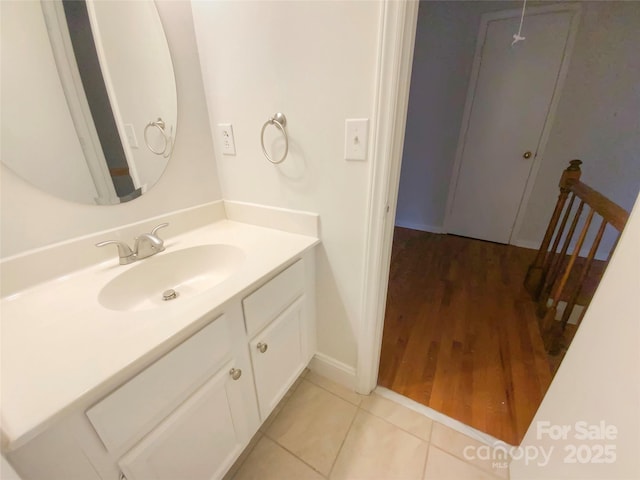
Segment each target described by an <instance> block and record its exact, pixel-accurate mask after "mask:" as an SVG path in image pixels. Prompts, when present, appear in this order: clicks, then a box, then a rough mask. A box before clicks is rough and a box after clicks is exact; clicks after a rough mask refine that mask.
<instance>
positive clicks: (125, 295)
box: [98, 244, 245, 311]
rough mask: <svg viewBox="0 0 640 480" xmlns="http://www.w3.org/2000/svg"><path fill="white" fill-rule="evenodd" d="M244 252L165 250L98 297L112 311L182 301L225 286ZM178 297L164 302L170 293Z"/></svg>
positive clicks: (214, 247) (204, 248) (217, 246)
mask: <svg viewBox="0 0 640 480" xmlns="http://www.w3.org/2000/svg"><path fill="white" fill-rule="evenodd" d="M244 259H245V255H244V253H243V251H242V250H241V249H240V248H238V247H234V246H232V245H224V244H214V245H200V246H197V247H190V248H185V249H183V250H176V251H174V252H168V251H165V252H163V253H160V254H157V255H156V256H153V257H150V258H146V259H144V260H140V263H138V264H137V265H135V266H134V267H132V268H130V269H129V270H127V271H125V272H123V273H122V274H120V275H118V276H117V277H115V278H114V279H113V280H111V281H110V282H109V283H107V284H106V285H105V286H104V287H103V288H102V290H100V293H99V295H98V301H99V302H100V304H102V306H104V307H106V308H109V309H111V310H126V311H137V310H148V309H152V308H159V307H163V306H167V305H170V304H172V303H174V302H181V301H184V300H185V299H187V298H189V297H193V296H194V295H197V294H199V293H202V292H204V291H206V290H208V289H209V288H211V287H213V286H215V285H217V284H219V283H221V282H222V281H224V280H225V279H227V278H228V277H229V276H231V274H233V273H234V272H235V271H236V270H237V269H238V267H239V266H240V265H241V264H242V263H243V262H244ZM171 289H172V290H174V291H175V292H176V297H175V298H173V299H170V300H164V299H163V294H164V293H165V292H166V291H167V290H171Z"/></svg>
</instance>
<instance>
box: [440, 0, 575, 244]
mask: <svg viewBox="0 0 640 480" xmlns="http://www.w3.org/2000/svg"><path fill="white" fill-rule="evenodd" d="M560 12H569V13H572V14H573V16H572V17H571V23H570V25H569V34H568V37H567V43H566V46H565V49H564V53H563V57H562V62H561V63H560V68H559V70H558V74H557V77H556V84H555V87H554V89H553V95H552V96H551V102H550V104H549V110H548V112H547V116H546V118H545V121H544V126H543V128H542V133H541V135H540V137H539V139H538V144H537V145H536V149H535V152H536V153H535V155H534V157H533V163H532V165H531V168H530V170H529V176H528V177H527V181H526V184H525V188H524V191H523V193H522V196H521V197H520V204H519V206H518V211H517V214H516V218H515V221H514V223H513V228H512V229H511V234H510V235H509V241H508V243H509V244H514V243H516V244H517V243H518V238H519V234H520V229H521V228H522V223H523V221H524V215H525V213H526V206H527V205H528V203H529V198H530V197H531V192H532V191H533V186H534V184H535V180H536V178H537V176H538V170H539V169H540V164H541V161H542V158H543V156H544V150H545V148H546V146H547V141H548V140H549V134H550V133H551V127H552V126H553V121H554V119H555V115H556V111H557V107H558V103H559V101H560V97H561V94H562V90H563V88H564V83H565V80H566V77H567V72H568V70H569V64H570V62H571V55H572V53H573V47H574V44H575V38H576V34H577V31H578V25H579V23H580V15H581V12H582V7H581V5H580V4H577V3H571V4H567V5H564V4H554V5H545V6H542V7H530V8H528V9H527V10H526V14H525V20H524V25H525V27H526V19H527V16H531V15H540V14H545V13H560ZM521 14H522V9H509V10H501V11H498V12H489V13H485V14H483V15H481V17H480V28H479V29H478V38H477V40H476V49H475V53H474V56H473V64H472V67H471V76H470V77H469V86H468V87H467V96H466V100H465V104H464V110H463V115H462V123H461V126H460V133H459V136H458V144H457V147H456V154H455V157H454V163H453V169H452V171H451V179H450V180H449V192H448V195H447V204H446V208H445V214H444V227H443V233H448V232H449V230H450V227H451V211H452V209H453V201H454V198H455V194H456V187H457V184H458V178H459V176H460V169H461V167H462V154H463V152H464V142H465V139H466V136H467V131H468V129H469V121H470V118H471V108H472V106H473V101H474V98H475V92H476V87H477V82H478V77H479V76H480V66H481V57H482V49H483V48H484V43H485V39H486V36H487V30H488V26H489V23H490V22H493V21H496V20H503V19H507V18H514V17H515V18H517V17H520V15H521ZM525 42H526V40H525ZM528 246H529V245H528Z"/></svg>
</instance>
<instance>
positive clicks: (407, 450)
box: [225, 372, 509, 480]
mask: <svg viewBox="0 0 640 480" xmlns="http://www.w3.org/2000/svg"><path fill="white" fill-rule="evenodd" d="M481 445H482V443H480V442H478V441H477V440H474V439H472V438H469V437H467V436H465V435H463V434H461V433H459V432H457V431H455V430H453V429H451V428H449V427H447V426H445V425H442V424H440V423H438V422H435V421H433V420H431V419H429V418H427V417H425V416H423V415H422V414H420V413H417V412H414V411H413V410H410V409H408V408H406V407H404V406H402V405H399V404H397V403H395V402H393V401H391V400H388V399H386V398H383V397H381V396H379V395H376V394H372V395H370V396H362V395H358V394H356V393H353V392H350V391H348V390H347V389H346V388H344V387H342V386H340V385H337V384H335V383H333V382H331V381H329V380H327V379H326V378H324V377H321V376H319V375H317V374H315V373H314V372H307V373H306V374H304V375H303V377H301V378H300V379H299V380H298V382H297V383H296V384H295V385H294V386H293V387H292V388H291V390H290V391H289V392H288V393H287V395H286V396H285V398H284V399H283V400H282V402H280V404H279V405H278V407H276V409H275V411H274V412H273V414H272V415H271V416H270V417H269V418H268V419H267V420H266V421H265V423H264V424H263V426H262V427H261V429H260V431H259V432H258V433H257V434H256V435H255V437H254V438H253V439H252V441H251V444H250V445H249V447H247V449H246V450H245V452H244V453H243V454H242V456H241V457H240V458H239V459H238V461H237V462H236V464H235V465H234V466H233V467H232V468H231V470H230V472H229V473H228V474H227V476H226V477H225V478H226V479H228V480H231V479H233V480H249V479H256V480H258V479H259V480H272V479H273V480H288V479H295V480H304V479H309V480H316V479H317V480H321V479H330V480H342V479H352V480H356V479H362V480H373V479H380V480H383V479H384V480H391V479H398V480H399V479H402V480H405V479H406V480H413V479H416V480H422V479H425V480H431V479H434V480H435V479H452V480H459V479H460V480H472V479H479V480H485V479H486V480H501V479H502V480H503V479H508V478H509V472H508V469H507V468H499V467H497V466H495V465H494V464H492V461H491V460H486V461H481V460H475V461H465V460H464V455H463V452H464V449H465V447H467V446H473V447H477V446H481Z"/></svg>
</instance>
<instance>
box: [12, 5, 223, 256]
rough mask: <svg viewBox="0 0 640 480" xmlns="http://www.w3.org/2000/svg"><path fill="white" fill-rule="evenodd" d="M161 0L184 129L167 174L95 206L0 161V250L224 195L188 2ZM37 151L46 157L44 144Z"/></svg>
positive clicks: (39, 243) (26, 246) (94, 229)
mask: <svg viewBox="0 0 640 480" xmlns="http://www.w3.org/2000/svg"><path fill="white" fill-rule="evenodd" d="M6 5H8V2H5V1H2V2H0V8H2V13H3V14H4V9H5V6H6ZM157 5H158V10H159V13H160V17H161V19H162V22H163V24H164V27H165V31H166V34H167V40H168V43H169V48H170V50H171V55H172V58H173V61H174V69H175V74H176V84H177V90H178V125H179V134H178V138H177V140H176V145H175V150H174V154H173V158H172V159H171V161H170V163H169V166H168V167H167V170H166V171H165V174H164V175H163V176H162V178H161V179H160V181H159V182H158V184H156V186H155V187H154V188H153V189H152V190H151V191H150V192H149V193H148V194H146V195H144V196H143V197H141V198H138V199H136V200H134V201H132V202H129V203H125V204H121V205H115V206H91V205H80V204H76V203H71V202H67V201H64V200H60V199H58V198H55V197H52V196H51V195H48V194H45V193H42V192H40V191H38V190H37V189H35V188H34V187H32V186H30V185H28V184H27V183H25V182H24V181H23V180H21V179H20V178H19V177H17V176H16V175H15V174H13V173H12V172H11V171H10V170H9V169H7V168H6V167H4V166H2V172H1V173H2V174H1V175H0V200H1V203H0V218H1V223H2V229H1V231H0V235H1V237H0V238H1V250H0V257H7V256H11V255H15V254H18V253H21V252H24V251H26V250H29V249H32V248H37V247H42V246H45V245H49V244H52V243H55V242H59V241H63V240H67V239H70V238H74V237H77V236H80V235H86V234H90V233H95V232H98V231H100V230H105V229H109V228H114V227H117V226H119V225H123V224H128V223H132V222H136V221H140V220H142V219H146V218H149V217H153V216H157V215H161V214H164V213H168V212H171V211H174V210H179V209H182V208H187V207H191V206H195V205H200V204H203V203H207V202H211V201H214V200H218V199H220V198H221V192H220V186H219V183H218V179H217V173H216V165H215V161H214V152H213V145H212V141H211V135H210V132H209V120H208V116H207V111H206V105H205V99H204V91H203V85H202V76H201V73H200V67H199V64H198V58H197V55H196V53H195V52H196V45H195V37H194V33H193V21H192V18H191V7H190V4H189V2H185V1H175V2H172V1H163V2H158V3H157ZM3 16H4V15H3ZM3 109H4V105H3ZM3 121H4V119H3ZM3 140H4V139H3ZM32 140H33V142H36V141H37V139H32ZM40 154H41V156H42V158H43V159H45V158H46V154H45V152H44V150H42V149H41V151H40Z"/></svg>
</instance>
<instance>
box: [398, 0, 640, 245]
mask: <svg viewBox="0 0 640 480" xmlns="http://www.w3.org/2000/svg"><path fill="white" fill-rule="evenodd" d="M581 3H582V7H583V15H582V19H581V23H580V26H579V30H578V35H577V39H576V45H575V48H574V52H573V56H572V59H571V64H570V68H569V72H568V75H567V79H566V83H565V88H564V90H563V93H562V96H561V99H560V103H559V106H558V110H557V115H556V119H555V122H554V124H553V128H552V131H551V135H550V137H549V142H548V144H547V148H546V150H545V153H544V157H543V158H542V161H541V166H540V170H539V172H538V175H537V179H536V182H535V184H534V188H533V191H532V194H531V197H530V200H529V203H528V205H527V206H526V210H525V211H526V214H525V217H524V223H523V227H522V229H521V230H520V232H519V233H517V234H516V243H518V244H522V245H528V246H532V247H537V245H539V242H540V241H541V239H542V236H543V235H544V230H545V228H546V225H547V222H548V219H549V216H550V214H551V212H552V211H553V206H554V204H555V200H556V198H557V193H558V192H557V183H558V179H559V178H560V174H561V172H562V170H563V169H564V168H566V166H567V165H568V161H569V160H571V159H573V158H580V159H582V160H583V161H584V162H585V165H584V172H585V174H584V177H583V178H584V181H585V182H586V183H589V184H590V185H592V186H593V187H594V188H596V189H598V190H600V191H601V192H602V193H604V194H605V195H607V196H609V197H610V198H611V199H612V200H614V201H615V202H617V203H619V204H620V205H622V206H623V207H625V208H626V209H630V208H631V206H632V204H633V201H634V199H635V197H636V195H637V193H638V186H639V184H640V162H638V161H637V158H638V155H640V135H638V131H640V116H638V114H637V112H638V111H640V56H638V55H637V45H638V44H640V29H638V28H637V26H638V24H640V8H638V5H637V4H636V3H635V2H581ZM527 5H533V3H531V2H529V3H528V4H527ZM519 7H521V3H518V2H440V1H436V2H421V4H420V12H419V21H418V33H417V39H416V55H415V57H414V66H413V74H412V86H411V94H410V104H409V115H408V119H407V135H406V140H405V153H404V157H403V164H402V174H401V180H400V195H399V199H398V210H397V216H396V223H397V224H398V225H405V226H413V227H414V228H420V227H421V226H422V227H424V229H426V230H429V229H431V230H436V231H438V230H439V229H441V228H442V224H443V220H444V213H445V212H444V211H445V206H446V200H447V194H448V188H449V181H450V178H451V169H452V167H453V161H454V156H455V149H456V144H457V141H458V134H459V130H460V122H461V121H462V110H463V108H464V102H465V97H466V90H467V85H468V81H469V75H470V72H471V63H472V60H473V53H474V48H475V41H476V38H477V30H478V26H479V21H480V15H481V14H482V13H486V12H489V11H495V10H502V9H508V8H519ZM524 28H525V31H526V17H525V27H524ZM525 36H526V35H525ZM605 243H606V242H605Z"/></svg>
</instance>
